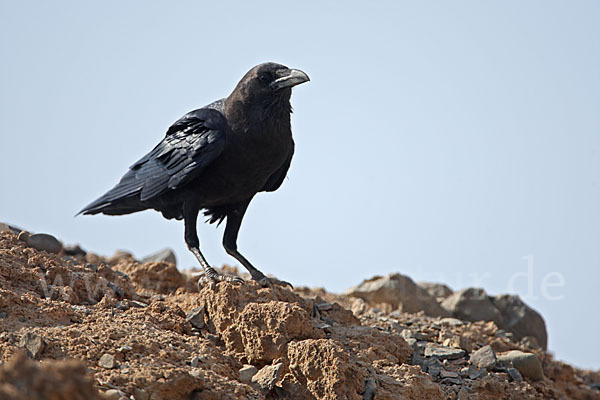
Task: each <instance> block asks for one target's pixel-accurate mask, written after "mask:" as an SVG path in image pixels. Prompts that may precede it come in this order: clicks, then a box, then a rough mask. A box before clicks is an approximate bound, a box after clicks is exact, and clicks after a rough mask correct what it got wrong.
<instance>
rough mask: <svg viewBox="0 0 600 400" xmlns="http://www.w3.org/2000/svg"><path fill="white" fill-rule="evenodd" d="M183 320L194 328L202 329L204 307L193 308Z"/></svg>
mask: <svg viewBox="0 0 600 400" xmlns="http://www.w3.org/2000/svg"><path fill="white" fill-rule="evenodd" d="M185 319H186V320H188V321H189V323H190V324H192V326H193V327H194V328H198V329H202V328H204V306H201V307H197V308H194V309H193V310H192V311H190V312H189V313H187V314H186V316H185Z"/></svg>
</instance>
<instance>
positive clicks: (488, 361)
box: [470, 345, 496, 369]
mask: <svg viewBox="0 0 600 400" xmlns="http://www.w3.org/2000/svg"><path fill="white" fill-rule="evenodd" d="M470 361H471V364H473V365H475V366H476V367H477V368H479V369H482V368H485V369H492V368H494V366H495V365H496V353H494V349H492V346H490V345H486V346H483V347H482V348H480V349H479V350H477V351H475V352H474V353H473V354H471V360H470Z"/></svg>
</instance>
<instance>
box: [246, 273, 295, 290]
mask: <svg viewBox="0 0 600 400" xmlns="http://www.w3.org/2000/svg"><path fill="white" fill-rule="evenodd" d="M250 275H252V280H253V281H256V282H258V283H259V284H260V285H261V286H262V287H273V285H279V286H289V287H290V289H293V288H294V286H292V284H291V283H289V282H286V281H280V280H279V279H277V278H267V277H266V276H265V274H263V273H262V272H260V271H259V270H256V272H254V271H253V272H251V273H250Z"/></svg>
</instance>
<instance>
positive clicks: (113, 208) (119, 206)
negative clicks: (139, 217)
mask: <svg viewBox="0 0 600 400" xmlns="http://www.w3.org/2000/svg"><path fill="white" fill-rule="evenodd" d="M147 208H148V206H146V205H144V204H141V203H140V200H139V197H138V196H136V197H126V198H120V199H115V200H107V199H106V195H104V196H102V197H100V198H99V199H98V200H96V201H94V202H92V203H90V204H88V205H87V206H85V207H84V208H83V209H82V210H81V211H79V212H78V213H77V214H76V216H77V215H79V214H84V215H94V214H105V215H123V214H131V213H134V212H138V211H142V210H146V209H147Z"/></svg>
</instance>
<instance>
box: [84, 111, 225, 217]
mask: <svg viewBox="0 0 600 400" xmlns="http://www.w3.org/2000/svg"><path fill="white" fill-rule="evenodd" d="M226 130H227V122H226V120H225V117H224V116H223V114H221V113H220V112H219V111H217V110H215V109H208V108H201V109H199V110H195V111H192V112H189V113H187V114H186V115H184V116H183V117H182V118H181V119H179V120H178V121H176V122H175V123H174V124H173V125H172V126H171V127H170V128H169V129H168V130H167V134H166V136H165V137H164V139H163V140H162V141H161V142H160V143H159V144H158V145H157V146H156V147H155V148H154V149H153V150H152V151H151V152H150V153H148V154H146V155H145V156H144V157H142V158H141V159H140V160H139V161H138V162H136V163H135V164H133V165H132V166H131V167H130V168H129V171H128V172H127V173H126V174H125V175H124V176H123V178H121V181H120V182H119V183H118V184H117V185H116V186H115V187H114V188H112V189H111V190H110V191H108V192H107V193H106V194H105V195H104V196H102V197H100V198H99V199H97V200H96V201H94V202H93V203H91V204H90V205H88V206H87V207H85V208H84V209H83V210H82V211H81V212H82V213H84V214H96V213H99V212H103V211H111V212H110V213H111V214H112V213H118V211H119V210H118V208H119V206H118V203H119V202H120V201H123V202H124V204H123V205H124V206H125V205H126V206H127V207H128V208H131V207H135V205H133V206H132V201H131V199H132V198H136V199H139V201H142V202H144V201H147V200H151V199H152V198H155V197H156V196H159V195H160V194H162V193H164V192H166V191H168V190H171V189H177V188H180V187H181V186H183V185H184V184H185V183H187V182H189V181H190V180H191V179H193V178H194V177H196V176H198V175H199V174H200V173H201V172H202V170H203V169H204V168H205V167H206V166H207V165H209V164H210V163H211V162H212V161H213V160H214V159H215V158H217V157H218V156H219V154H221V152H222V151H223V148H224V146H225V135H226ZM112 208H115V210H112ZM142 209H143V208H142ZM123 211H124V213H127V212H131V211H133V210H131V211H129V209H127V210H123Z"/></svg>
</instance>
